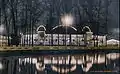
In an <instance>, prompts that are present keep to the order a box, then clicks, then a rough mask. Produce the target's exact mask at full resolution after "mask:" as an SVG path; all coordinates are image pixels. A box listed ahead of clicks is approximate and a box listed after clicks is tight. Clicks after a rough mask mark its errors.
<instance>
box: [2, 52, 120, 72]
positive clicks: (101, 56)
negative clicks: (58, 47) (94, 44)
mask: <svg viewBox="0 0 120 74" xmlns="http://www.w3.org/2000/svg"><path fill="white" fill-rule="evenodd" d="M10 58H11V59H10ZM10 58H9V59H8V58H6V59H4V61H3V60H1V59H0V74H5V73H4V71H2V70H4V68H5V69H7V67H8V65H5V64H6V63H7V62H6V61H8V62H10V61H11V65H13V64H14V65H13V66H11V69H15V68H16V71H17V72H19V73H20V74H22V73H24V74H39V73H40V74H54V73H55V74H56V73H59V74H69V73H72V72H78V71H80V70H81V71H82V72H93V71H117V72H118V71H119V65H118V63H119V61H118V60H120V53H108V54H105V53H96V54H72V55H44V56H36V57H33V56H29V57H17V58H15V57H10ZM13 58H14V59H13ZM15 60H16V61H17V63H16V62H15ZM1 61H2V62H1ZM2 63H3V64H2ZM95 65H97V67H96V68H94V67H95ZM14 66H15V67H14ZM99 66H100V67H99ZM101 66H102V67H101ZM104 67H105V68H104ZM101 68H102V70H101ZM11 69H10V70H11ZM103 69H106V70H103ZM1 71H2V73H1ZM28 71H30V72H28ZM31 71H32V72H31ZM5 72H6V70H5ZM49 72H51V73H49ZM16 74H17V73H16ZM72 74H76V73H72Z"/></svg>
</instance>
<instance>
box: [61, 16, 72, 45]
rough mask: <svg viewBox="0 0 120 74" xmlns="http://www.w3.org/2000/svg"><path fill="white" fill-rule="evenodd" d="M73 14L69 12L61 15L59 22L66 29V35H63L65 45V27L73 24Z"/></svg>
mask: <svg viewBox="0 0 120 74" xmlns="http://www.w3.org/2000/svg"><path fill="white" fill-rule="evenodd" d="M73 19H74V18H73V16H72V15H71V14H65V15H64V16H62V17H61V22H62V25H63V27H65V30H66V35H65V45H66V46H67V44H66V37H67V27H69V26H71V25H72V24H73Z"/></svg>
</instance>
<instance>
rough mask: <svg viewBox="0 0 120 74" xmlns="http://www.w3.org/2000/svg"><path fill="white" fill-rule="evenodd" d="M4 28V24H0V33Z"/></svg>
mask: <svg viewBox="0 0 120 74" xmlns="http://www.w3.org/2000/svg"><path fill="white" fill-rule="evenodd" d="M4 30H5V28H4V25H0V33H3V32H4Z"/></svg>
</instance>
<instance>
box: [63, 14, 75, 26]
mask: <svg viewBox="0 0 120 74" xmlns="http://www.w3.org/2000/svg"><path fill="white" fill-rule="evenodd" d="M73 19H74V18H73V16H72V15H70V14H66V15H64V16H62V17H61V22H62V25H63V26H71V25H72V24H73Z"/></svg>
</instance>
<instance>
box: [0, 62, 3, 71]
mask: <svg viewBox="0 0 120 74" xmlns="http://www.w3.org/2000/svg"><path fill="white" fill-rule="evenodd" d="M2 69H3V65H2V63H1V62H0V70H2Z"/></svg>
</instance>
